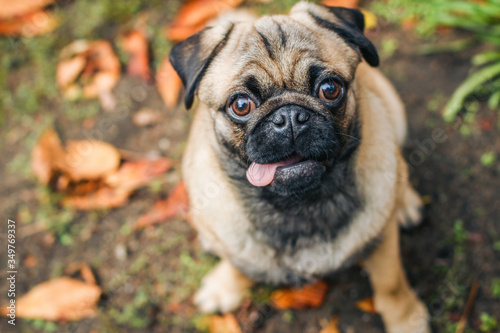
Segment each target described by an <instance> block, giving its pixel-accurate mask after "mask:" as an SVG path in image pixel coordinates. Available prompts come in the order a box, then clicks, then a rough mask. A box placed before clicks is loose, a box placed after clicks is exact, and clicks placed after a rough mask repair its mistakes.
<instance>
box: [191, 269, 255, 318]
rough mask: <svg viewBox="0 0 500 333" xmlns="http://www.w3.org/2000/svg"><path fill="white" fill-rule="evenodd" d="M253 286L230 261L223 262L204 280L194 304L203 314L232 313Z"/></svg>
mask: <svg viewBox="0 0 500 333" xmlns="http://www.w3.org/2000/svg"><path fill="white" fill-rule="evenodd" d="M252 285H253V281H252V280H250V279H249V278H248V277H246V276H245V275H243V274H242V273H241V272H240V271H239V270H238V269H236V267H234V266H233V265H232V264H231V263H230V262H229V261H228V260H222V261H221V262H220V263H219V264H218V265H217V266H216V267H215V268H214V269H213V270H212V271H211V272H210V273H208V274H207V275H206V276H205V277H204V278H203V280H202V282H201V287H200V289H199V290H198V291H197V292H196V294H195V296H194V303H195V304H196V305H197V306H198V308H199V309H200V310H201V311H202V312H206V313H209V312H215V311H221V312H223V313H225V312H230V311H233V310H234V309H236V308H237V307H238V305H240V303H241V301H242V300H243V297H244V296H245V294H246V293H247V291H248V289H249V288H250V287H251V286H252Z"/></svg>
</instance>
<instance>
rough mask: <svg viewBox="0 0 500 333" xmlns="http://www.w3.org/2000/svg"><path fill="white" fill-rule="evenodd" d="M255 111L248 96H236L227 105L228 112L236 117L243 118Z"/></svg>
mask: <svg viewBox="0 0 500 333" xmlns="http://www.w3.org/2000/svg"><path fill="white" fill-rule="evenodd" d="M253 110H255V103H254V101H252V100H251V99H250V98H249V97H248V96H238V97H236V98H235V99H234V100H233V102H232V103H231V104H230V105H229V111H230V112H232V113H233V114H234V115H236V116H238V117H244V116H246V115H248V114H250V112H252V111H253Z"/></svg>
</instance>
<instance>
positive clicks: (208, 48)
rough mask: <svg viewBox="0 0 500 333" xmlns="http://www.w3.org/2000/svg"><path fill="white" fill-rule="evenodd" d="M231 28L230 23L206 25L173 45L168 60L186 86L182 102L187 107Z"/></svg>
mask: <svg viewBox="0 0 500 333" xmlns="http://www.w3.org/2000/svg"><path fill="white" fill-rule="evenodd" d="M221 29H223V31H222V32H223V33H222V34H221ZM232 29H233V25H232V24H231V25H230V26H229V27H227V29H226V28H224V27H220V26H217V27H207V28H205V29H203V30H202V31H200V32H198V33H196V34H194V35H193V36H191V37H189V38H188V39H186V40H184V41H182V42H180V43H179V44H176V45H174V47H173V48H172V51H170V55H169V59H170V62H171V63H172V66H173V67H174V69H175V70H176V72H177V73H178V74H179V76H180V78H181V80H182V83H184V86H185V87H186V92H185V97H184V103H185V104H186V108H187V109H190V108H191V106H192V105H193V101H194V96H195V94H196V92H197V90H198V86H199V84H200V81H201V79H202V78H203V76H204V75H205V73H206V71H207V69H208V67H209V66H210V63H211V62H212V60H213V59H214V58H215V57H216V56H217V54H218V53H219V52H220V50H222V48H223V47H224V45H225V44H226V42H227V40H228V37H229V35H230V34H231V31H232Z"/></svg>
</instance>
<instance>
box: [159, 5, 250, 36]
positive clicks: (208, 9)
mask: <svg viewBox="0 0 500 333" xmlns="http://www.w3.org/2000/svg"><path fill="white" fill-rule="evenodd" d="M242 2H243V0H194V1H190V2H188V3H186V4H185V5H184V6H182V7H181V9H180V10H179V13H178V14H177V17H176V19H175V20H174V21H173V22H172V24H171V25H170V26H169V27H168V29H167V32H166V34H167V38H169V39H171V40H175V41H180V40H183V39H185V38H187V37H189V36H191V35H192V34H194V33H196V32H198V31H199V30H201V29H202V28H203V26H204V25H205V23H207V22H208V21H209V20H210V19H212V18H215V17H216V16H217V15H218V14H220V13H222V12H224V11H227V10H230V9H233V8H236V7H238V6H239V5H240V4H241V3H242Z"/></svg>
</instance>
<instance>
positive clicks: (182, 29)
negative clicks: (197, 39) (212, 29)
mask: <svg viewBox="0 0 500 333" xmlns="http://www.w3.org/2000/svg"><path fill="white" fill-rule="evenodd" d="M204 27H205V22H204V23H202V24H198V25H194V26H184V25H180V26H171V27H170V28H169V29H168V32H167V38H168V39H170V40H173V41H182V40H184V39H186V38H188V37H189V36H192V35H194V34H195V33H197V32H198V31H201V30H202V29H203V28H204Z"/></svg>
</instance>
